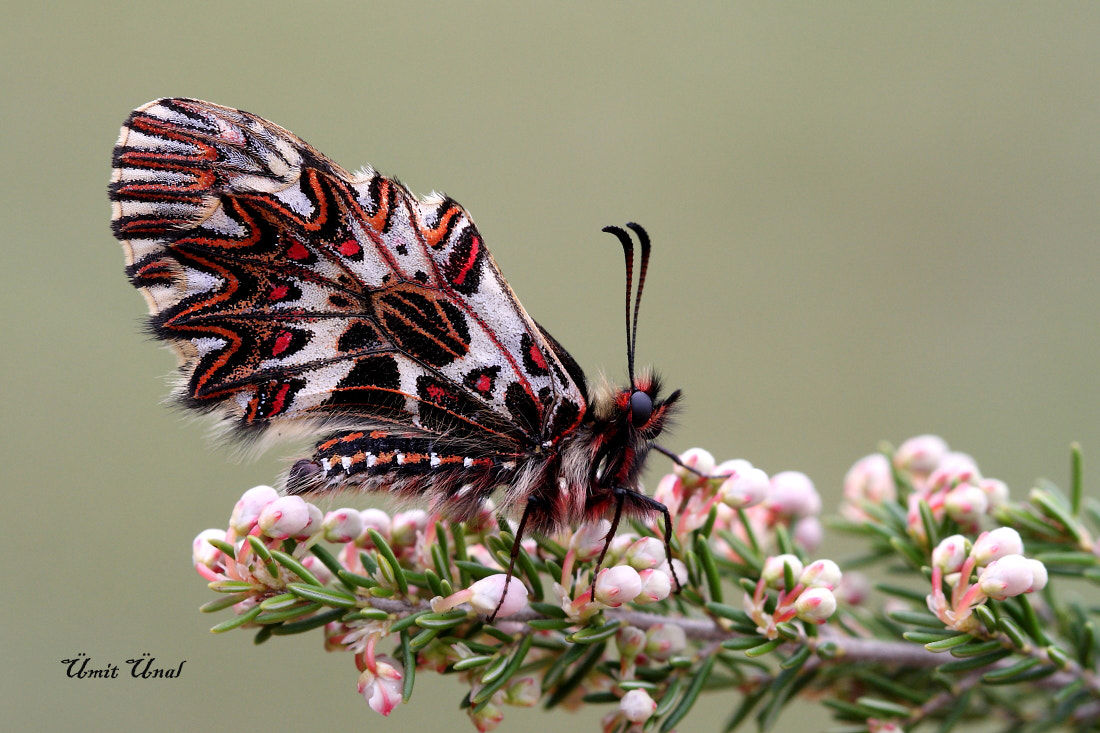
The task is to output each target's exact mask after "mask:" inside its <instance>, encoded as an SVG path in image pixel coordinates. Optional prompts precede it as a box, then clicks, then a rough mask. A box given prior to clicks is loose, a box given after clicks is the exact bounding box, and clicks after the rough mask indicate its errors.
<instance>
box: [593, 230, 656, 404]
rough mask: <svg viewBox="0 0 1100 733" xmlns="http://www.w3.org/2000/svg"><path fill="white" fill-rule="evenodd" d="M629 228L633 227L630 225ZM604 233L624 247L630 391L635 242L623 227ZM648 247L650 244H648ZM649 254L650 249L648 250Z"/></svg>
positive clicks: (632, 372) (632, 354) (632, 350)
mask: <svg viewBox="0 0 1100 733" xmlns="http://www.w3.org/2000/svg"><path fill="white" fill-rule="evenodd" d="M627 226H631V225H630V224H628V225H627ZM634 226H637V225H634ZM603 231H605V232H607V233H608V234H614V235H615V236H616V237H617V238H618V240H619V242H620V243H621V244H622V246H623V258H624V259H625V260H626V366H627V372H628V373H629V375H630V389H631V390H633V389H634V338H633V334H632V332H631V328H630V291H631V290H632V289H633V286H634V240H632V239H631V238H630V235H629V234H628V233H627V232H626V230H625V229H623V228H622V227H616V226H606V227H604V228H603ZM647 247H648V242H647ZM646 251H647V252H648V249H647V250H646Z"/></svg>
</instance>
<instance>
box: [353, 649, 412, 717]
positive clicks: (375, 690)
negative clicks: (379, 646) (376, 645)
mask: <svg viewBox="0 0 1100 733" xmlns="http://www.w3.org/2000/svg"><path fill="white" fill-rule="evenodd" d="M403 669H404V668H403V667H402V666H401V664H400V663H398V662H396V661H394V660H393V659H390V658H389V657H377V658H375V660H374V668H373V669H370V668H368V669H365V670H363V672H362V673H361V674H360V675H359V694H361V695H362V696H363V697H364V698H366V700H367V703H368V704H369V705H370V707H371V710H373V711H374V712H376V713H379V714H381V715H389V714H390V713H392V712H393V709H394V708H396V707H397V706H398V705H399V704H400V703H401V698H402V694H403V691H404V683H403V682H402V679H403V677H404V671H403Z"/></svg>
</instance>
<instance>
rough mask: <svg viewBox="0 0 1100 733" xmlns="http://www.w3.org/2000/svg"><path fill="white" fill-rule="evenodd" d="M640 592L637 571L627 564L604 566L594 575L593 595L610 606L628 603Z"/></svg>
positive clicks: (615, 606)
mask: <svg viewBox="0 0 1100 733" xmlns="http://www.w3.org/2000/svg"><path fill="white" fill-rule="evenodd" d="M641 592H642V578H641V576H639V575H638V571H637V570H635V569H634V568H632V567H630V566H629V565H616V566H615V567H613V568H604V569H603V570H601V571H600V574H599V575H598V576H596V590H595V593H594V594H593V597H594V598H595V599H596V600H597V601H599V602H600V603H602V604H604V605H605V606H610V607H612V608H618V607H619V606H621V605H623V604H624V603H629V602H631V601H633V600H634V599H635V598H637V597H638V594H639V593H641Z"/></svg>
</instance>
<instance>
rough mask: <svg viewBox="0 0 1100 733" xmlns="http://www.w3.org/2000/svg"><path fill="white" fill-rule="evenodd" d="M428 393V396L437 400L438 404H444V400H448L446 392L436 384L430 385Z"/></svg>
mask: <svg viewBox="0 0 1100 733" xmlns="http://www.w3.org/2000/svg"><path fill="white" fill-rule="evenodd" d="M427 392H428V396H429V397H431V398H432V399H433V400H435V402H437V403H442V402H443V400H445V399H446V398H447V392H446V390H444V389H443V388H442V387H440V386H438V385H435V384H432V385H429V386H428V390H427Z"/></svg>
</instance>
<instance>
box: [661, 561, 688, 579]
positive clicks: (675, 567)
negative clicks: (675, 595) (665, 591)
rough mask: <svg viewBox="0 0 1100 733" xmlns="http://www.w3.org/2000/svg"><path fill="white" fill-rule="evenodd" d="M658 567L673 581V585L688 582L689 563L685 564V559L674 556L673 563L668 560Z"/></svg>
mask: <svg viewBox="0 0 1100 733" xmlns="http://www.w3.org/2000/svg"><path fill="white" fill-rule="evenodd" d="M657 569H658V570H660V571H661V572H662V573H664V574H665V575H667V576H668V582H670V583H672V585H673V586H675V585H677V584H679V585H683V584H684V583H686V582H688V569H687V565H684V562H683V560H681V559H680V558H676V557H674V558H673V559H672V562H671V563H670V562H668V561H667V560H666V561H665V562H663V563H661V567H659V568H657Z"/></svg>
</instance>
